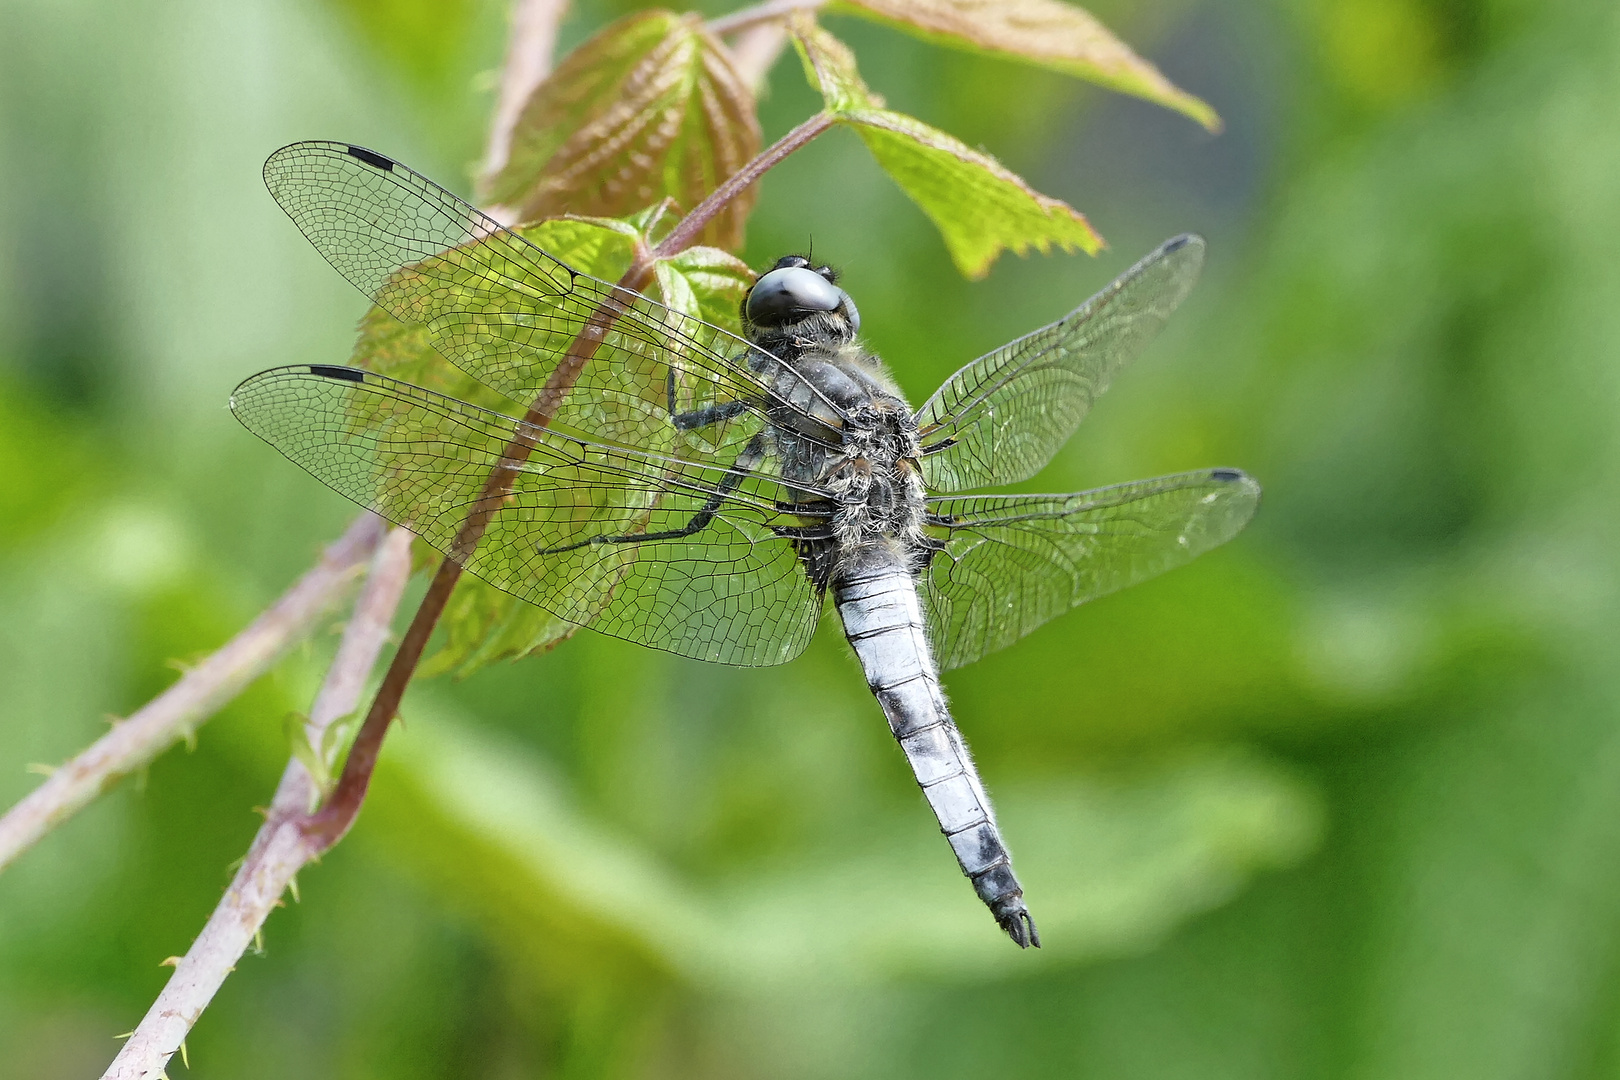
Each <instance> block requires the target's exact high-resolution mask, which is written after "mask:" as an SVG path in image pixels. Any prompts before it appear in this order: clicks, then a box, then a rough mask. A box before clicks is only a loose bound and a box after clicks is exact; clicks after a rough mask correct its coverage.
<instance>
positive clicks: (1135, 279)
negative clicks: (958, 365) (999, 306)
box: [917, 235, 1204, 491]
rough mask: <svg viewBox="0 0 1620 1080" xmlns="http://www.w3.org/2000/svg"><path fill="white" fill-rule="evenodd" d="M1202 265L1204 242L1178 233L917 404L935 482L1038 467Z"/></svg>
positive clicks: (984, 481)
mask: <svg viewBox="0 0 1620 1080" xmlns="http://www.w3.org/2000/svg"><path fill="white" fill-rule="evenodd" d="M1203 263H1204V241H1203V239H1202V238H1200V237H1197V236H1192V235H1185V236H1178V237H1176V238H1175V239H1173V240H1170V241H1167V242H1166V243H1164V244H1162V245H1160V247H1159V249H1158V250H1157V251H1155V252H1153V253H1152V254H1151V255H1149V256H1147V258H1145V259H1143V260H1142V261H1141V262H1139V263H1137V264H1136V265H1135V266H1133V267H1131V268H1130V269H1129V270H1127V271H1126V272H1125V273H1123V274H1121V275H1120V276H1119V277H1118V278H1115V279H1114V282H1113V283H1112V284H1111V285H1109V286H1108V287H1107V288H1106V289H1104V290H1103V291H1102V292H1100V293H1098V294H1097V295H1096V296H1093V297H1092V298H1091V299H1090V300H1087V301H1086V302H1085V303H1084V304H1081V305H1080V306H1079V307H1078V308H1076V309H1075V310H1074V311H1072V312H1070V313H1069V314H1068V315H1066V316H1064V317H1063V318H1061V319H1059V320H1058V321H1057V322H1055V323H1052V324H1051V325H1050V326H1045V327H1042V328H1041V329H1039V330H1036V331H1034V332H1033V333H1031V334H1027V335H1025V336H1024V337H1021V338H1019V339H1018V340H1017V341H1013V342H1010V343H1008V344H1006V345H1003V346H1002V347H1001V348H999V349H997V350H995V351H994V352H991V353H986V354H985V355H984V356H981V357H979V359H977V360H975V361H973V362H972V363H971V364H968V365H967V366H966V367H964V368H962V369H961V370H960V371H958V372H957V373H956V374H955V375H952V376H951V377H950V378H949V379H947V380H945V385H943V386H941V387H940V388H939V390H938V392H936V393H935V394H934V396H933V397H931V398H929V399H928V401H927V402H926V403H925V404H924V405H923V407H922V408H921V409H919V410H917V424H918V427H919V428H920V429H921V432H922V438H923V462H922V465H923V474H924V476H925V477H926V479H927V481H928V486H929V487H930V488H932V489H933V490H935V491H965V490H968V489H970V488H980V487H996V486H999V485H1001V484H1011V483H1015V482H1017V481H1019V480H1025V479H1028V478H1029V477H1031V476H1034V475H1035V473H1037V472H1039V471H1040V469H1041V468H1042V467H1043V466H1045V465H1046V463H1047V462H1048V461H1050V460H1051V459H1052V455H1053V454H1055V453H1056V452H1057V450H1058V448H1059V447H1061V446H1062V445H1063V444H1064V442H1066V441H1067V440H1068V438H1069V436H1070V435H1073V434H1074V429H1075V428H1077V427H1079V426H1080V421H1081V420H1083V419H1085V416H1086V413H1088V412H1089V411H1090V410H1091V405H1092V403H1093V402H1094V401H1096V399H1097V396H1098V395H1099V394H1101V393H1102V392H1103V391H1104V390H1106V389H1108V384H1109V382H1110V381H1111V380H1112V379H1113V377H1114V374H1115V373H1116V372H1117V371H1119V369H1120V368H1121V367H1123V366H1124V365H1125V364H1126V363H1127V362H1128V361H1130V360H1131V359H1132V358H1133V357H1135V356H1136V355H1137V354H1138V353H1139V352H1141V351H1142V350H1143V349H1144V348H1146V347H1147V344H1148V342H1150V341H1152V340H1153V338H1154V336H1155V335H1156V334H1158V332H1159V330H1160V328H1162V327H1163V326H1164V323H1165V320H1166V319H1168V318H1169V317H1170V313H1171V312H1172V311H1174V310H1175V309H1176V306H1177V305H1178V304H1180V303H1181V301H1182V300H1183V299H1185V298H1186V296H1187V293H1188V292H1189V291H1190V290H1191V289H1192V286H1193V282H1194V281H1196V280H1197V278H1198V271H1199V269H1200V268H1201V267H1202V266H1203Z"/></svg>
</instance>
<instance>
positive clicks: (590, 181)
mask: <svg viewBox="0 0 1620 1080" xmlns="http://www.w3.org/2000/svg"><path fill="white" fill-rule="evenodd" d="M759 146H760V136H759V124H758V121H757V120H756V119H755V116H754V97H753V93H752V92H751V91H750V90H749V88H748V85H747V84H746V83H745V82H744V81H743V79H742V78H740V77H739V76H738V75H737V73H736V71H735V70H734V69H733V67H732V64H731V59H730V56H729V54H728V53H727V52H726V49H725V46H723V45H722V44H721V43H720V42H719V41H718V40H717V39H716V38H715V37H713V36H712V35H711V34H709V33H708V32H707V31H706V30H705V29H704V28H703V23H702V20H701V19H700V18H698V17H697V16H695V15H675V14H672V13H670V12H667V11H649V12H642V13H640V14H636V15H631V16H628V17H626V18H624V19H620V20H619V21H618V22H616V23H614V24H612V25H611V26H609V27H607V28H606V29H604V30H603V31H602V32H601V33H599V34H597V35H596V36H595V37H593V38H591V39H590V40H589V41H587V42H586V43H585V44H583V45H581V46H580V47H579V48H577V49H575V50H574V51H573V52H572V53H570V54H569V55H568V57H567V58H566V59H565V60H564V61H563V62H562V63H561V64H560V65H559V66H558V68H557V70H556V71H555V72H553V73H552V75H551V77H550V78H548V79H547V80H546V81H545V82H544V83H542V84H541V85H540V86H539V88H538V89H536V90H535V92H534V95H533V96H532V97H531V98H530V99H529V101H528V103H527V104H526V105H525V106H524V110H523V113H522V115H521V116H520V117H519V119H518V122H517V126H516V127H515V129H514V130H513V133H512V151H511V155H510V157H509V158H508V160H507V164H506V166H505V167H504V168H502V169H501V171H500V173H499V174H498V175H497V176H496V177H495V178H494V179H493V180H492V181H491V182H490V185H489V191H488V192H487V198H488V200H489V201H491V202H494V203H498V204H501V205H504V206H515V207H517V208H518V209H519V216H520V217H521V218H522V219H524V220H533V219H535V218H540V217H546V216H550V215H556V214H561V213H577V214H591V215H599V216H604V217H613V216H619V215H623V214H627V213H629V212H630V211H632V210H636V209H639V208H641V207H644V206H648V205H650V204H652V203H656V202H658V201H659V200H660V199H663V198H673V199H674V200H676V202H678V203H679V204H681V205H683V206H688V207H690V206H695V205H697V203H698V202H700V201H701V200H702V199H703V197H704V196H705V195H707V194H708V193H709V192H710V191H712V190H713V189H714V188H715V187H716V186H717V185H718V184H719V183H720V182H721V181H722V180H724V179H725V178H726V177H727V176H730V175H731V174H732V173H734V172H736V171H737V170H738V169H739V168H741V167H742V166H743V165H744V164H745V163H746V162H747V161H748V160H749V159H750V158H752V157H753V156H754V155H755V154H757V153H758V152H759ZM753 201H754V193H753V191H751V190H750V191H749V192H747V193H745V194H744V195H743V196H741V197H740V198H738V199H736V200H734V201H733V202H732V203H731V204H730V205H729V206H728V207H727V208H726V209H725V211H724V212H722V213H721V214H720V215H718V216H717V217H716V218H715V220H714V221H713V222H711V223H710V224H709V226H708V229H707V230H706V231H705V233H704V239H705V240H706V241H707V242H709V243H712V244H717V245H720V246H723V247H736V246H738V245H740V244H741V242H742V233H743V223H744V222H745V221H746V220H747V217H748V211H749V210H750V209H751V208H752V206H753Z"/></svg>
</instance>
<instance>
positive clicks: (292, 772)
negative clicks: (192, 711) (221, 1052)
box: [102, 529, 411, 1080]
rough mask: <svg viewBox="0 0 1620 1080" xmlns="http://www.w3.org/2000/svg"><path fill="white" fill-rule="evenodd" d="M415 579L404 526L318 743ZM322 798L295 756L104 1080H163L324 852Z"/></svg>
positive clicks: (322, 700)
mask: <svg viewBox="0 0 1620 1080" xmlns="http://www.w3.org/2000/svg"><path fill="white" fill-rule="evenodd" d="M410 576H411V534H410V533H408V532H406V531H405V530H404V529H394V530H393V531H392V532H390V533H389V534H388V536H387V538H386V539H384V540H383V542H382V544H381V546H379V547H378V548H377V553H376V555H375V556H374V557H373V558H372V560H371V570H370V573H369V574H368V575H367V577H366V584H365V587H364V588H363V589H362V590H361V592H360V597H359V599H358V600H356V601H355V605H354V612H353V614H352V615H351V616H350V618H349V622H348V625H347V626H346V627H344V630H343V640H342V642H341V643H340V644H339V645H338V651H337V656H336V658H334V659H333V661H332V666H331V668H329V669H328V670H327V673H326V680H325V682H323V683H322V684H321V690H320V693H319V694H318V695H316V698H315V704H314V705H313V706H312V707H311V708H310V713H309V724H308V725H307V726H306V729H305V730H306V734H307V736H308V738H309V742H310V745H311V746H320V745H321V736H322V734H323V733H324V732H325V730H326V728H327V726H328V725H329V724H331V723H332V722H333V721H334V720H336V719H337V718H338V717H340V716H346V715H348V714H349V713H351V712H353V711H354V708H355V706H356V705H357V704H358V703H359V700H360V692H361V690H362V689H363V688H364V686H365V681H366V677H367V676H368V675H369V674H370V673H371V669H372V667H373V666H374V665H375V664H376V663H377V656H378V654H379V653H381V652H382V647H383V644H384V642H386V641H387V639H388V628H389V626H390V624H391V623H392V622H393V618H394V613H395V612H396V611H397V610H398V609H399V601H400V597H401V596H402V595H404V592H405V583H406V582H407V581H409V580H410ZM315 793H316V789H315V781H314V779H313V778H312V777H311V776H310V775H309V771H308V770H307V769H305V768H304V764H303V762H301V761H299V760H298V759H297V758H293V759H292V760H291V761H289V762H288V763H287V768H286V771H284V772H283V773H282V776H281V783H280V784H278V785H277V787H276V794H275V798H274V799H273V800H272V801H271V803H270V809H269V812H268V813H267V814H266V815H265V823H264V825H263V826H262V827H260V829H259V832H258V835H257V836H255V837H254V838H253V846H252V847H250V848H249V849H248V853H247V857H246V858H245V859H243V860H242V865H241V867H240V869H238V870H237V872H236V876H235V878H233V879H232V881H231V884H230V887H229V888H228V889H226V890H225V896H224V898H223V899H221V900H220V902H219V904H218V906H217V907H215V908H214V913H213V914H212V915H210V916H209V918H208V922H207V924H206V925H205V926H204V927H203V930H202V933H201V934H198V935H197V939H196V940H195V941H193V942H192V943H191V948H190V949H188V950H187V951H186V955H185V956H184V957H182V958H181V960H180V962H179V963H178V964H177V965H175V969H174V974H173V975H171V976H169V981H168V983H167V984H166V985H165V986H164V987H163V991H162V993H160V994H159V995H158V998H157V1000H156V1001H154V1002H153V1003H152V1007H151V1008H150V1009H148V1010H147V1011H146V1015H145V1016H144V1017H143V1018H142V1019H141V1022H140V1024H139V1025H138V1026H137V1027H136V1028H135V1031H134V1032H133V1033H132V1034H131V1035H130V1037H129V1040H128V1041H127V1042H125V1043H124V1045H123V1048H122V1049H121V1050H120V1051H119V1053H118V1056H117V1057H116V1058H114V1059H113V1063H112V1064H111V1065H110V1066H108V1068H107V1071H106V1073H104V1074H103V1078H102V1080H154V1078H156V1077H160V1076H162V1075H163V1070H164V1066H166V1065H167V1064H168V1062H169V1059H170V1058H171V1057H173V1056H174V1053H175V1051H176V1050H178V1049H179V1048H180V1044H181V1043H182V1042H183V1041H184V1040H185V1037H186V1035H187V1033H188V1032H190V1030H191V1026H192V1025H193V1024H195V1023H196V1022H197V1017H199V1016H200V1015H202V1011H203V1009H205V1008H207V1006H208V1003H209V1002H210V1001H212V1000H213V997H214V995H215V994H216V993H217V992H218V991H219V988H220V986H221V985H223V984H224V982H225V978H226V976H227V975H229V974H230V972H231V970H232V968H233V967H234V966H235V965H236V962H237V961H238V960H240V959H241V958H242V954H243V953H244V952H246V951H247V948H248V946H249V945H250V944H251V943H252V941H253V938H254V935H256V934H257V933H258V932H259V927H261V926H262V925H264V921H265V919H267V918H268V917H269V916H270V912H271V911H272V910H273V909H274V908H275V906H276V905H277V904H278V903H280V901H281V895H282V893H284V892H285V891H286V890H287V886H288V885H289V884H290V883H291V881H292V879H293V876H294V875H295V874H297V873H298V871H299V870H300V869H302V868H303V866H304V865H305V864H306V863H308V862H309V860H310V859H312V858H314V857H315V856H316V855H318V854H319V853H320V852H319V851H318V850H317V849H316V848H315V847H314V846H313V845H311V844H310V842H309V840H308V839H307V838H306V837H305V835H304V832H303V830H302V829H301V828H300V827H299V823H300V821H301V820H302V818H303V816H304V815H305V814H306V813H307V812H308V810H309V806H310V802H311V800H312V799H313V797H314V796H315Z"/></svg>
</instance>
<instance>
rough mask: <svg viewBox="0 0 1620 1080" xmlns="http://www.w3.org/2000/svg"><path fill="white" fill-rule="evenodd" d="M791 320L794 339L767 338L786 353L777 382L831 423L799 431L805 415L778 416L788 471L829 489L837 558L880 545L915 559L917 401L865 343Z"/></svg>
mask: <svg viewBox="0 0 1620 1080" xmlns="http://www.w3.org/2000/svg"><path fill="white" fill-rule="evenodd" d="M795 329H796V332H795V333H794V334H793V336H792V340H791V341H776V342H772V343H771V344H772V345H773V346H774V348H773V350H772V351H773V352H774V353H775V355H777V356H778V357H781V358H782V359H783V360H785V361H786V362H787V366H786V368H785V369H783V370H779V371H778V373H777V374H776V377H775V379H774V382H775V384H776V385H775V386H774V387H773V389H774V390H775V391H776V393H777V394H778V395H780V396H781V397H782V398H783V399H784V400H786V401H789V402H791V403H793V404H795V405H797V406H798V407H799V408H800V409H802V410H803V412H804V413H808V414H809V415H811V416H814V417H816V418H817V419H823V420H825V421H827V425H826V426H825V427H823V428H821V430H820V431H819V432H813V431H803V430H799V429H800V428H802V427H803V426H804V425H803V422H802V420H800V421H797V422H796V423H795V422H791V421H790V422H789V423H781V424H778V427H777V432H776V441H777V444H778V452H779V453H781V455H782V460H783V474H784V477H785V478H786V479H788V480H789V481H793V480H801V481H804V482H805V483H807V484H809V485H813V486H814V487H815V488H819V489H820V490H822V491H826V492H829V493H831V495H832V498H833V501H834V503H835V507H834V510H833V514H832V518H831V521H830V533H831V537H830V538H831V539H832V540H833V542H834V543H835V545H836V547H837V549H838V551H837V559H838V562H840V563H844V562H847V561H848V560H849V559H851V558H853V557H856V556H858V555H860V554H863V553H866V552H869V551H871V550H872V549H874V548H879V547H890V548H893V549H895V551H896V554H901V555H904V556H905V557H906V559H907V560H908V561H914V560H915V559H916V558H917V557H918V556H919V554H920V552H921V548H922V543H923V531H922V525H923V516H924V501H923V495H924V492H923V484H922V476H921V475H920V473H919V471H918V468H917V456H918V452H919V444H918V438H917V425H916V423H915V421H913V419H912V413H911V407H910V406H909V405H908V404H907V403H906V400H905V398H904V397H902V396H901V394H900V391H899V388H898V387H896V386H895V384H894V381H893V379H891V378H890V377H889V374H888V372H887V371H886V370H884V367H883V364H882V361H880V360H879V359H878V358H877V357H876V356H873V355H872V354H871V353H869V352H867V351H866V350H865V349H863V348H861V347H860V345H859V344H857V343H854V342H849V341H841V340H837V339H836V338H834V339H833V340H827V338H828V337H832V335H827V336H826V337H820V339H819V340H818V335H817V334H816V333H815V332H814V331H815V330H816V329H817V328H816V327H814V326H808V327H807V326H804V325H802V324H801V325H800V326H798V327H796V328H795ZM828 405H831V406H834V407H835V408H836V409H837V410H838V412H841V413H842V416H838V415H837V414H836V413H834V412H832V411H831V410H829V409H828V408H827V406H828ZM790 423H791V424H792V426H790ZM829 436H830V437H829Z"/></svg>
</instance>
